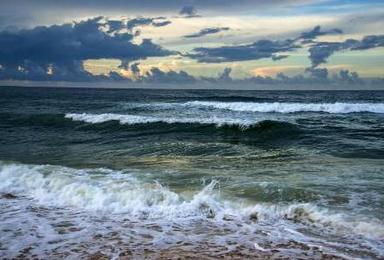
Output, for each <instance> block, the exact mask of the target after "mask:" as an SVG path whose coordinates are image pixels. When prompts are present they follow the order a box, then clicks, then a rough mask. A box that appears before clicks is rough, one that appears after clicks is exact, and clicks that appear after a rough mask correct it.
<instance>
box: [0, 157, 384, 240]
mask: <svg viewBox="0 0 384 260" xmlns="http://www.w3.org/2000/svg"><path fill="white" fill-rule="evenodd" d="M0 192H1V193H12V194H14V195H16V197H17V196H19V195H21V196H26V197H28V198H31V199H33V200H34V201H35V202H36V203H38V204H41V205H43V206H48V207H50V206H52V207H65V208H67V207H69V208H73V209H76V210H80V211H83V210H85V211H89V212H97V213H103V214H122V216H124V217H133V218H139V219H142V220H145V219H151V220H159V219H161V220H162V221H164V220H166V221H173V222H180V223H184V221H186V220H194V219H196V220H197V219H200V220H201V219H207V220H212V221H215V222H218V223H220V222H222V221H234V222H237V223H244V224H246V223H248V224H250V225H254V224H257V223H260V224H262V223H264V224H268V223H269V224H272V223H276V222H281V221H283V222H286V223H292V224H293V223H301V224H303V225H308V226H315V227H316V228H324V229H332V230H334V231H337V232H342V233H344V232H345V234H350V233H351V232H352V233H354V234H358V235H362V236H365V237H369V238H377V239H383V238H384V223H383V222H382V221H380V220H378V219H373V218H370V219H368V218H367V217H364V216H355V215H347V214H346V213H342V212H332V211H329V210H327V209H326V208H320V207H317V206H316V205H314V204H310V203H291V204H268V203H257V204H253V205H252V204H244V203H241V202H237V201H233V200H228V199H224V198H223V197H222V196H220V194H221V192H220V190H219V185H218V182H217V181H212V182H211V183H210V184H208V185H207V186H205V187H203V188H202V189H201V190H200V191H196V192H194V193H193V194H192V195H189V196H185V195H182V194H179V193H176V192H174V191H172V190H170V189H168V188H166V187H164V186H162V185H161V184H159V183H156V182H153V183H147V182H143V181H141V180H139V179H137V178H136V177H135V175H134V174H133V172H132V171H129V170H125V171H114V170H109V169H73V168H68V167H62V166H52V165H26V164H15V163H13V164H9V163H8V164H7V163H4V162H0Z"/></svg>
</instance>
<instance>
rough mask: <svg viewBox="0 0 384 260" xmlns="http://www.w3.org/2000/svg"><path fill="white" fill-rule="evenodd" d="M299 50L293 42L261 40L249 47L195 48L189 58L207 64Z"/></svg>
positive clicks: (270, 56)
mask: <svg viewBox="0 0 384 260" xmlns="http://www.w3.org/2000/svg"><path fill="white" fill-rule="evenodd" d="M298 48H301V46H299V45H296V44H295V41H293V40H284V41H272V40H259V41H257V42H254V43H252V44H247V45H236V46H223V47H217V48H195V49H194V51H195V52H196V53H195V54H189V55H188V56H189V57H191V58H194V59H197V60H198V61H199V62H206V63H213V62H217V63H219V62H232V61H247V60H258V59H263V58H272V57H276V55H277V54H278V53H280V52H287V51H293V50H296V49H298Z"/></svg>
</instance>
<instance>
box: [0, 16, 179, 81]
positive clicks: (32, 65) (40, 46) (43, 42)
mask: <svg viewBox="0 0 384 260" xmlns="http://www.w3.org/2000/svg"><path fill="white" fill-rule="evenodd" d="M104 20H105V19H104V18H103V17H97V18H93V19H89V20H86V21H82V22H79V23H74V24H63V25H53V26H49V27H45V26H40V27H36V28H34V29H31V30H21V31H17V32H0V65H1V66H2V70H1V72H0V77H1V78H2V79H7V78H19V79H20V78H21V79H41V80H43V79H52V80H89V79H90V78H92V75H90V74H89V73H88V72H86V71H85V70H84V68H83V65H82V61H84V60H87V59H120V60H122V61H126V60H138V59H145V58H147V57H159V56H167V55H171V54H173V52H171V51H168V50H165V49H163V48H162V47H160V46H159V45H156V44H154V43H152V41H151V40H149V39H144V40H143V41H142V43H140V44H135V43H133V42H132V39H133V38H134V36H133V35H132V34H131V33H119V32H116V33H114V34H111V33H110V32H115V31H113V30H115V29H120V28H121V25H119V24H118V23H116V22H115V21H113V22H112V23H110V24H109V25H110V29H109V30H108V31H107V32H105V31H103V30H101V29H100V28H101V27H102V26H105V25H107V24H108V21H104ZM111 28H113V29H112V31H111ZM48 71H49V73H47V72H48Z"/></svg>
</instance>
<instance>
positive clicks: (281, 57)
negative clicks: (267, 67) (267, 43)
mask: <svg viewBox="0 0 384 260" xmlns="http://www.w3.org/2000/svg"><path fill="white" fill-rule="evenodd" d="M288 57H289V55H272V60H273V61H277V60H282V59H285V58H288Z"/></svg>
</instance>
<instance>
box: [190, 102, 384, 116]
mask: <svg viewBox="0 0 384 260" xmlns="http://www.w3.org/2000/svg"><path fill="white" fill-rule="evenodd" d="M184 105H185V106H189V107H207V108H213V109H225V110H231V111H241V112H261V113H272V112H273V113H295V112H324V113H331V114H346V113H358V112H370V113H384V103H341V102H337V103H283V102H273V103H256V102H210V101H191V102H186V103H184Z"/></svg>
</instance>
